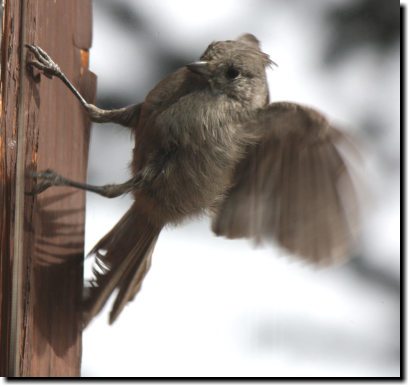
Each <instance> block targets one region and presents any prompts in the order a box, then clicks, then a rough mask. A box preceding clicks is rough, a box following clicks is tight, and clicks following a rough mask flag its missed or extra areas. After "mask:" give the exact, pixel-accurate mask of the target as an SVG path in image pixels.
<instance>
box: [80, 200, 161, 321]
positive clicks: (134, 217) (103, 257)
mask: <svg viewBox="0 0 410 387" xmlns="http://www.w3.org/2000/svg"><path fill="white" fill-rule="evenodd" d="M160 231H161V229H160V228H158V227H154V226H153V225H151V224H150V223H149V222H148V221H147V220H145V219H144V217H143V216H141V215H140V214H139V213H138V210H137V209H136V205H133V206H132V207H131V208H130V209H129V210H128V211H127V213H126V214H125V215H124V216H123V217H122V218H121V220H120V221H119V222H118V223H117V224H116V225H115V226H114V228H113V229H112V230H111V231H110V232H109V233H108V234H107V235H105V236H104V237H103V238H102V239H101V240H100V241H99V242H98V243H97V245H96V246H95V247H94V248H93V249H92V251H91V252H90V254H95V257H96V258H95V265H94V268H93V274H94V279H93V280H92V281H91V287H90V288H89V289H88V290H89V292H88V295H87V298H86V299H85V301H84V312H83V319H84V325H85V326H86V325H87V324H88V323H89V322H90V321H91V319H92V318H93V317H94V316H95V315H96V314H98V313H99V312H100V310H101V309H102V307H103V306H104V304H105V303H106V302H107V300H108V298H109V297H110V295H111V294H112V292H113V291H114V290H115V289H118V293H117V296H116V299H115V301H114V304H113V307H112V310H111V312H110V318H109V322H110V324H112V323H113V322H114V321H115V320H116V318H117V317H118V315H119V314H120V312H121V311H122V309H123V308H124V306H125V305H126V304H127V302H128V301H131V300H132V299H133V298H134V296H135V294H136V293H137V292H138V291H139V289H140V287H141V283H142V280H143V279H144V277H145V274H146V273H147V272H148V270H149V267H150V264H151V256H152V252H153V249H154V247H155V243H156V241H157V239H158V235H159V233H160Z"/></svg>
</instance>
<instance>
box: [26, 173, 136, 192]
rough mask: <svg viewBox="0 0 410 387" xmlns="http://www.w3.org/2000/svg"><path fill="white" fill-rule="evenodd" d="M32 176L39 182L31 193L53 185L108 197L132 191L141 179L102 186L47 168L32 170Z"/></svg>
mask: <svg viewBox="0 0 410 387" xmlns="http://www.w3.org/2000/svg"><path fill="white" fill-rule="evenodd" d="M31 176H32V177H34V178H37V179H38V182H37V184H36V186H35V187H34V189H33V191H31V192H28V194H30V195H37V194H39V193H41V192H43V191H45V190H46V189H47V188H49V187H52V186H66V187H74V188H79V189H82V190H85V191H91V192H94V193H96V194H99V195H101V196H104V197H106V198H115V197H117V196H120V195H122V194H124V193H127V192H130V191H131V190H132V189H133V188H137V187H138V186H139V185H138V183H139V182H140V179H139V177H138V176H137V177H134V178H132V179H130V180H128V181H126V182H125V183H122V184H107V185H102V186H97V185H90V184H86V183H79V182H76V181H73V180H70V179H67V178H65V177H63V176H60V175H59V174H57V173H56V172H54V171H52V170H51V169H47V170H45V171H43V172H32V173H31Z"/></svg>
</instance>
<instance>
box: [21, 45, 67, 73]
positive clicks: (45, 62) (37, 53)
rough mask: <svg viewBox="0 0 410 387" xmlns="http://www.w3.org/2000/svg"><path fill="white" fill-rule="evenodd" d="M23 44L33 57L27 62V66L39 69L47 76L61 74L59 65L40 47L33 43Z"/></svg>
mask: <svg viewBox="0 0 410 387" xmlns="http://www.w3.org/2000/svg"><path fill="white" fill-rule="evenodd" d="M25 46H26V47H27V48H28V49H29V50H30V51H31V53H32V54H33V55H34V58H35V59H32V60H29V61H28V62H27V64H28V66H31V67H35V68H37V69H39V70H41V71H42V72H43V74H44V75H45V76H46V77H48V78H52V77H53V76H60V75H61V70H60V67H59V66H58V65H57V64H56V63H55V62H54V61H53V60H52V59H51V58H50V56H49V55H48V54H47V53H46V52H45V51H44V50H43V49H42V48H41V47H39V46H36V45H34V44H26V45H25Z"/></svg>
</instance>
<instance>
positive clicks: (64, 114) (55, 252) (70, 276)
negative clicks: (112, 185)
mask: <svg viewBox="0 0 410 387" xmlns="http://www.w3.org/2000/svg"><path fill="white" fill-rule="evenodd" d="M91 13H92V12H91V0H70V1H54V0H6V2H5V9H4V18H3V23H4V24H3V37H2V42H1V101H0V102H1V106H0V114H1V117H0V207H1V209H0V280H1V285H0V313H1V315H0V374H1V375H3V376H78V375H79V373H80V361H81V326H80V319H79V306H78V305H79V301H80V298H81V292H82V283H83V277H82V276H83V265H82V262H83V256H84V248H83V246H84V221H85V218H84V216H85V211H84V210H85V195H84V193H83V192H80V191H75V190H73V189H70V188H65V187H58V188H52V189H50V190H48V191H46V192H44V193H42V194H41V195H39V196H38V197H35V198H33V197H31V196H28V195H26V194H25V191H29V190H30V189H31V187H32V185H33V181H32V178H30V177H29V176H27V172H28V171H36V170H43V169H46V168H51V169H54V170H56V171H58V172H59V173H61V174H62V175H64V176H67V177H69V178H71V179H73V180H78V181H85V179H86V168H87V155H88V140H89V128H90V123H89V121H88V119H87V118H86V117H85V115H84V113H83V111H82V110H81V107H80V106H79V103H78V101H77V100H76V99H75V98H74V97H73V95H72V94H70V92H69V91H68V90H67V89H66V88H65V87H64V85H63V84H62V83H61V82H60V81H59V80H56V79H53V80H49V79H47V78H45V77H44V76H39V75H38V73H34V74H30V73H29V71H27V69H26V66H25V60H26V56H27V53H26V50H25V49H24V48H23V44H24V43H34V44H36V45H39V46H40V47H42V48H44V49H45V50H46V51H47V52H48V53H49V54H50V55H51V57H52V58H53V59H54V60H55V61H56V62H57V63H58V64H59V65H60V67H61V68H62V70H63V71H64V72H65V73H66V75H67V76H68V77H69V78H70V79H71V80H72V82H73V83H74V85H76V86H77V87H78V89H79V90H80V91H81V92H82V93H83V95H84V96H85V97H86V99H87V100H89V101H93V100H94V94H95V87H96V78H95V76H94V75H93V74H92V73H91V72H90V71H89V70H88V50H89V48H90V46H91ZM32 75H34V77H33V76H32Z"/></svg>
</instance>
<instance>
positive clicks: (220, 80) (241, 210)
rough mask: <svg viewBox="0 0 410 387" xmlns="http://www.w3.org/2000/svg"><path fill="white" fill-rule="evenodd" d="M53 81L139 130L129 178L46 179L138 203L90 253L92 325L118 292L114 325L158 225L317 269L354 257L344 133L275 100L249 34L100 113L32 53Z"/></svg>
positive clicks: (265, 61) (145, 264) (264, 58)
mask: <svg viewBox="0 0 410 387" xmlns="http://www.w3.org/2000/svg"><path fill="white" fill-rule="evenodd" d="M29 48H30V49H31V51H33V53H34V54H35V55H36V57H37V58H38V59H39V61H37V62H36V61H33V62H32V64H33V65H34V66H36V67H38V68H40V69H42V70H43V71H44V72H45V73H46V75H51V76H53V75H54V76H58V77H60V78H61V79H62V80H63V81H64V82H65V83H66V84H67V85H68V87H70V89H71V90H72V91H73V92H74V94H75V95H76V96H77V98H79V100H80V102H81V103H82V104H83V105H84V107H85V108H86V109H87V111H88V113H89V115H90V117H91V119H92V120H93V121H96V122H107V121H113V122H118V123H120V124H122V125H125V126H129V127H131V129H132V131H133V134H134V138H135V148H134V151H133V160H132V163H131V170H132V175H133V178H132V179H131V180H130V181H128V182H126V183H124V184H120V185H110V186H103V187H95V186H90V185H87V184H80V183H76V182H72V181H69V180H68V179H64V178H62V177H61V176H58V175H56V174H53V173H52V174H51V175H50V173H49V174H48V175H42V176H41V175H40V177H43V178H46V180H47V179H48V180H47V181H46V182H45V183H44V182H43V183H42V184H43V185H40V190H39V191H38V192H41V190H43V189H45V188H47V187H49V186H50V185H71V186H75V187H78V188H82V189H87V190H91V191H93V192H97V193H100V194H102V195H104V196H107V197H114V196H118V195H119V194H122V193H125V192H131V193H132V194H133V196H134V203H133V205H132V207H131V208H130V209H129V210H128V212H127V213H126V214H125V215H124V216H123V218H122V219H121V220H120V221H119V222H118V223H117V225H116V226H115V227H114V228H113V229H112V230H111V231H110V232H109V233H108V234H107V235H106V236H104V237H103V238H102V239H101V240H100V241H99V242H98V243H97V245H96V246H95V247H94V249H93V250H92V252H91V253H93V254H95V255H96V264H95V268H94V275H95V278H94V280H93V281H92V287H91V289H90V295H89V297H88V299H87V300H86V302H85V313H84V316H85V323H88V322H89V321H90V320H91V319H92V318H93V317H94V316H95V315H96V314H97V313H98V312H99V311H100V310H101V308H102V306H103V305H104V304H105V302H106V301H107V300H108V298H109V296H110V295H111V293H112V292H113V291H114V290H115V289H118V294H117V296H116V300H115V302H114V306H113V309H112V312H111V314H110V322H113V321H114V320H115V319H116V318H117V316H118V315H119V313H120V312H121V310H122V309H123V307H124V306H125V304H126V303H127V302H128V301H130V300H132V299H133V298H134V296H135V294H136V293H137V292H138V290H139V289H140V287H141V283H142V280H143V278H144V276H145V274H146V272H147V271H148V269H149V266H150V261H151V256H152V252H153V249H154V246H155V243H156V241H157V238H158V235H159V233H160V232H161V229H162V228H163V227H164V226H165V225H167V224H178V223H180V222H181V221H183V220H184V219H186V218H188V217H192V216H197V215H199V214H202V213H204V212H208V213H210V214H211V216H212V218H213V221H212V229H213V231H214V232H215V233H216V234H217V235H223V236H226V237H228V238H243V237H246V238H251V239H253V240H255V241H256V242H261V241H264V240H274V241H276V242H277V243H278V244H279V245H280V246H282V247H284V248H286V249H287V250H288V251H289V252H290V253H292V254H295V255H298V256H300V257H302V258H306V259H308V260H310V261H313V262H321V263H323V262H330V261H335V260H337V259H340V258H341V257H343V256H345V255H346V252H347V249H348V248H349V246H350V244H351V242H352V239H353V236H354V230H353V228H352V223H353V222H352V219H353V218H354V214H355V213H356V204H357V201H356V193H355V190H354V187H353V182H352V178H351V175H350V171H349V169H348V168H347V163H346V160H345V158H344V157H343V156H342V154H341V153H340V151H339V149H338V148H337V146H336V145H337V144H336V143H337V142H342V143H343V142H344V143H346V137H345V136H344V135H343V134H342V133H341V132H340V131H338V130H336V129H334V128H333V127H332V126H331V125H330V124H329V123H328V121H327V120H326V119H325V118H324V117H323V116H322V115H321V114H320V113H318V112H317V111H315V110H313V109H310V108H306V107H303V106H300V105H297V104H292V103H283V102H282V103H272V104H269V92H268V85H267V80H266V68H267V67H269V65H270V64H271V63H272V62H271V60H270V59H269V57H268V55H266V54H265V53H263V52H262V51H261V49H260V45H259V42H258V40H257V39H256V38H255V37H254V36H253V35H250V34H246V35H243V36H241V37H240V38H239V39H238V40H230V41H223V42H214V43H211V44H210V45H209V47H208V48H207V49H206V51H205V52H204V54H203V55H202V56H201V58H200V59H201V60H200V61H198V62H194V63H192V64H190V65H187V67H184V68H181V69H179V70H177V71H176V72H174V73H173V74H171V75H169V76H168V77H166V78H165V79H164V80H162V81H161V82H159V84H158V85H157V86H156V87H155V88H154V89H153V90H152V91H151V92H150V93H149V94H148V95H147V97H146V99H145V100H144V101H143V102H142V103H140V104H137V105H134V106H131V107H128V108H122V109H116V110H110V111H103V110H101V109H98V108H97V107H95V106H94V105H90V104H88V103H87V102H86V101H84V99H83V98H82V97H81V95H79V93H78V92H77V91H76V90H75V88H74V87H73V86H72V85H71V84H70V83H69V81H68V80H67V79H66V78H65V76H64V75H63V74H62V73H61V71H60V70H59V68H58V66H56V65H55V64H54V62H52V61H51V59H50V58H49V57H48V55H47V54H46V53H44V52H43V51H42V50H41V49H39V48H38V47H35V46H29Z"/></svg>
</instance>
